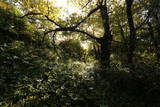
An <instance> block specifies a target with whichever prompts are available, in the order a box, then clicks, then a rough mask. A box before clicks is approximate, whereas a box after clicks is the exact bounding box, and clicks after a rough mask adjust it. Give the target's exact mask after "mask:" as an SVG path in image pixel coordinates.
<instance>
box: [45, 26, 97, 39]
mask: <svg viewBox="0 0 160 107" xmlns="http://www.w3.org/2000/svg"><path fill="white" fill-rule="evenodd" d="M58 31H70V32H79V33H83V34H85V35H87V36H88V37H90V38H92V39H94V40H99V39H100V38H97V37H96V36H94V35H92V34H90V33H88V32H85V31H83V30H79V29H74V28H73V27H65V28H57V29H54V30H49V31H47V32H45V33H44V34H45V35H46V34H48V33H51V32H58Z"/></svg>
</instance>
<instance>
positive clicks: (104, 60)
mask: <svg viewBox="0 0 160 107" xmlns="http://www.w3.org/2000/svg"><path fill="white" fill-rule="evenodd" d="M100 13H101V17H102V21H103V28H104V35H103V37H102V38H101V39H100V41H99V43H100V45H101V57H100V62H101V65H102V69H107V68H108V67H110V55H111V41H112V35H111V31H110V26H109V16H108V11H107V7H106V5H102V6H101V8H100Z"/></svg>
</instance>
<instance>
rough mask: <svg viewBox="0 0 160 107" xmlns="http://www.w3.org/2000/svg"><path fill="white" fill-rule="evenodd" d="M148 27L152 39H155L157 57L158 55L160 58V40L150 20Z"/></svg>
mask: <svg viewBox="0 0 160 107" xmlns="http://www.w3.org/2000/svg"><path fill="white" fill-rule="evenodd" d="M148 27H149V28H148V31H149V34H150V37H151V40H152V41H153V44H154V48H155V54H156V57H157V59H160V48H159V46H158V41H157V39H156V38H155V35H154V31H153V27H152V25H151V23H149V22H148Z"/></svg>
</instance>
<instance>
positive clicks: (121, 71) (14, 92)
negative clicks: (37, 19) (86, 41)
mask: <svg viewBox="0 0 160 107" xmlns="http://www.w3.org/2000/svg"><path fill="white" fill-rule="evenodd" d="M5 6H6V8H4V7H5ZM1 13H2V14H1ZM17 16H21V12H20V11H18V9H16V8H14V7H13V6H11V5H9V4H7V3H4V2H0V106H1V107H160V62H159V60H158V59H156V58H154V57H153V55H150V54H149V52H148V51H146V53H145V52H140V55H141V56H140V55H139V56H140V57H137V56H138V54H136V55H137V56H136V58H137V62H136V63H135V71H134V72H133V73H130V72H129V67H128V66H127V65H126V64H124V62H125V61H123V60H122V59H123V58H124V59H125V57H124V55H123V54H124V53H123V52H121V53H120V51H121V50H120V48H119V47H122V46H123V45H122V46H119V47H118V45H117V47H118V48H119V53H118V55H117V54H116V52H115V53H114V55H113V57H112V59H111V65H110V68H108V69H103V70H102V69H101V67H100V66H99V63H98V61H97V60H96V59H95V56H94V52H93V50H92V51H91V52H90V54H91V55H89V54H86V53H87V52H86V50H85V49H83V48H82V47H81V45H80V42H78V41H76V40H75V41H74V42H73V41H72V40H68V41H65V42H61V43H60V44H59V45H57V44H55V43H53V42H51V41H50V40H49V39H48V38H45V37H44V35H43V33H42V31H41V30H37V28H36V26H35V23H34V22H32V21H30V20H27V19H26V18H24V19H20V18H19V17H17ZM29 21H30V22H29ZM139 42H141V43H142V41H140V40H139ZM143 42H144V41H143ZM147 43H148V42H147ZM148 44H149V43H148ZM144 45H145V44H144ZM65 46H67V47H65ZM113 47H114V46H113ZM142 47H143V45H142V46H141V45H139V47H138V48H140V49H139V50H141V48H142ZM114 48H115V47H114ZM78 49H79V50H78ZM116 49H117V48H116ZM116 49H115V50H116ZM113 50H114V49H113ZM113 50H112V51H113ZM139 50H138V49H137V53H138V52H139ZM116 51H117V50H116ZM141 51H142V50H141ZM147 52H148V53H147ZM119 54H120V55H119ZM122 55H123V56H122ZM143 55H146V56H147V57H142V56H143ZM120 56H122V59H120V58H119V57H120ZM138 58H139V59H138Z"/></svg>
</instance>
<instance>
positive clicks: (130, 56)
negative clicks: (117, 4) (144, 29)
mask: <svg viewBox="0 0 160 107" xmlns="http://www.w3.org/2000/svg"><path fill="white" fill-rule="evenodd" d="M133 1H134V0H126V13H127V19H128V25H129V31H130V36H129V43H128V55H127V56H128V64H129V68H130V72H133V71H134V69H135V67H134V61H133V58H134V51H135V43H136V29H135V26H134V22H133V15H132V4H133Z"/></svg>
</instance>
